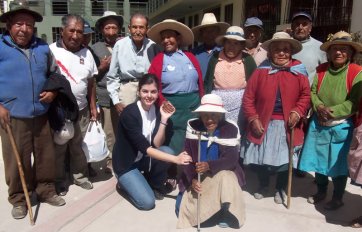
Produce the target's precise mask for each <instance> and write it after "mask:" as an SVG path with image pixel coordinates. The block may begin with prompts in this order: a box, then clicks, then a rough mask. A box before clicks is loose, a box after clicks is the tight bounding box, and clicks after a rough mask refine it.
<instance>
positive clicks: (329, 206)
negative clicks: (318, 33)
mask: <svg viewBox="0 0 362 232" xmlns="http://www.w3.org/2000/svg"><path fill="white" fill-rule="evenodd" d="M343 205H344V203H343V201H342V200H339V199H333V198H332V200H330V201H328V202H327V203H326V204H325V205H324V207H323V208H324V209H325V210H337V209H339V208H341V207H342V206H343Z"/></svg>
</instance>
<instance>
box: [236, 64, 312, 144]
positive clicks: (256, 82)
mask: <svg viewBox="0 0 362 232" xmlns="http://www.w3.org/2000/svg"><path fill="white" fill-rule="evenodd" d="M298 64H300V61H298V60H293V61H292V63H291V66H293V65H298ZM269 71H270V69H269V68H258V69H256V70H255V71H254V73H253V74H252V75H251V77H250V79H249V81H248V85H247V86H246V90H245V93H244V97H243V104H242V109H243V112H244V116H245V118H246V120H247V122H248V123H249V125H248V127H247V138H248V140H249V141H250V142H252V143H255V144H261V143H262V141H263V139H264V136H265V134H266V130H267V128H268V125H269V121H270V119H271V116H272V114H273V110H274V105H275V98H276V94H277V89H278V85H279V89H280V94H281V98H282V105H283V116H284V122H285V126H286V128H287V122H288V119H289V114H290V112H291V111H295V112H297V113H298V114H299V116H300V117H301V118H303V117H304V116H305V115H306V113H307V111H308V109H309V107H310V86H309V81H308V78H307V77H306V76H304V75H303V74H300V73H298V74H293V73H291V72H289V71H278V72H277V73H274V74H269ZM255 118H259V120H260V121H261V123H262V125H263V127H264V129H265V131H264V134H263V135H262V136H261V137H260V138H257V137H255V136H254V135H253V133H252V132H251V130H250V122H251V121H252V120H253V119H255ZM302 126H303V125H302V123H301V122H300V123H298V124H297V126H296V127H295V128H294V145H301V144H302V143H303V140H304V132H303V130H302ZM289 137H290V136H289V130H287V138H288V140H289Z"/></svg>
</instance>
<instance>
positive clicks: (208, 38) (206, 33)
mask: <svg viewBox="0 0 362 232" xmlns="http://www.w3.org/2000/svg"><path fill="white" fill-rule="evenodd" d="M219 33H220V30H219V28H218V27H215V26H211V27H205V28H202V29H201V30H200V35H201V40H202V42H203V43H204V45H206V46H214V45H215V39H216V37H217V36H218V35H219Z"/></svg>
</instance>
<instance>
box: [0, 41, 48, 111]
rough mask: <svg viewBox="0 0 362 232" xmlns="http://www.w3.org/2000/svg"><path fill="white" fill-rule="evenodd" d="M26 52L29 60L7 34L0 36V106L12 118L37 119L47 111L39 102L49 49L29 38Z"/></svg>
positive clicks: (46, 74) (45, 106)
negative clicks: (0, 105) (29, 41)
mask: <svg viewBox="0 0 362 232" xmlns="http://www.w3.org/2000/svg"><path fill="white" fill-rule="evenodd" d="M28 51H29V57H28V56H27V55H26V53H25V52H24V51H23V50H21V49H20V48H19V47H18V46H17V45H16V44H14V42H13V41H12V39H11V37H10V35H9V34H4V35H0V70H1V72H0V104H2V105H3V106H4V107H5V108H6V109H8V110H9V111H10V116H11V117H15V118H33V117H36V116H40V115H43V114H45V113H46V112H47V111H48V108H49V104H46V103H41V102H40V101H39V94H40V93H41V92H42V89H43V86H44V83H45V81H46V79H47V76H48V74H49V67H50V62H51V57H52V55H51V52H50V49H49V46H48V44H47V43H45V42H43V41H42V40H40V39H39V38H36V37H33V38H32V40H31V45H30V47H29V50H28Z"/></svg>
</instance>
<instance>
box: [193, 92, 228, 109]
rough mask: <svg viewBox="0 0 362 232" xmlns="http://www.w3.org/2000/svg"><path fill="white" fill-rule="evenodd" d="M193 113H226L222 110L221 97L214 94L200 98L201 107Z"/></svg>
mask: <svg viewBox="0 0 362 232" xmlns="http://www.w3.org/2000/svg"><path fill="white" fill-rule="evenodd" d="M193 112H195V113H200V112H216V113H227V111H226V110H225V108H224V104H223V102H222V100H221V97H220V96H218V95H216V94H206V95H204V96H203V97H202V98H201V105H200V106H199V107H198V108H197V109H196V110H195V111H193Z"/></svg>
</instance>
